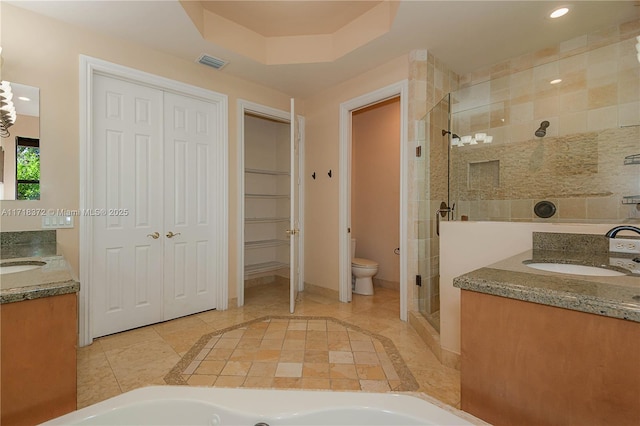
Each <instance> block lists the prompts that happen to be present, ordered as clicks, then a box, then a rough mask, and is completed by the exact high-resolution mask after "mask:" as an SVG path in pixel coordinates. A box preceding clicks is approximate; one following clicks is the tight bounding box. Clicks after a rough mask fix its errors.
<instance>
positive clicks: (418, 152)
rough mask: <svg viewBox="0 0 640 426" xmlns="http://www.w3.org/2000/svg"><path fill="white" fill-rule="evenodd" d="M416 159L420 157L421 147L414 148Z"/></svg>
mask: <svg viewBox="0 0 640 426" xmlns="http://www.w3.org/2000/svg"><path fill="white" fill-rule="evenodd" d="M416 157H422V147H421V146H416Z"/></svg>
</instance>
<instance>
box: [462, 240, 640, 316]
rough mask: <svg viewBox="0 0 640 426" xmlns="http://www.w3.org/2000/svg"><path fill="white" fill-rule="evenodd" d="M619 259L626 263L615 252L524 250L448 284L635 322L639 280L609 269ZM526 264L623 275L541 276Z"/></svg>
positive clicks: (639, 302)
mask: <svg viewBox="0 0 640 426" xmlns="http://www.w3.org/2000/svg"><path fill="white" fill-rule="evenodd" d="M620 257H622V258H625V259H626V258H630V256H629V255H623V254H619V253H614V254H611V255H609V254H608V253H607V254H603V253H597V254H593V253H592V254H590V253H567V252H565V251H555V250H529V251H526V252H524V253H520V254H518V255H515V256H512V257H510V258H508V259H505V260H502V261H500V262H497V263H494V264H492V265H489V266H486V267H484V268H480V269H477V270H475V271H472V272H470V273H468V274H465V275H462V276H460V277H457V278H455V279H454V280H453V285H454V287H458V288H460V289H462V290H471V291H476V292H480V293H486V294H492V295H495V296H502V297H507V298H510V299H517V300H523V301H526V302H534V303H540V304H543V305H549V306H556V307H559V308H565V309H571V310H575V311H580V312H587V313H591V314H596V315H604V316H608V317H613V318H620V319H624V320H630V321H635V322H640V276H639V275H637V274H632V273H631V272H630V271H628V270H625V269H622V268H619V267H616V266H610V265H617V263H616V262H615V261H612V260H611V258H620ZM631 257H632V256H631ZM529 260H533V261H535V262H546V263H549V262H557V263H573V264H580V265H589V266H599V267H602V266H606V267H607V268H608V269H613V270H618V271H622V272H625V273H626V275H624V276H615V277H603V276H585V275H573V274H564V273H557V272H546V271H541V270H537V269H533V268H530V267H528V266H526V265H525V264H524V263H523V262H524V261H529ZM636 270H638V269H636Z"/></svg>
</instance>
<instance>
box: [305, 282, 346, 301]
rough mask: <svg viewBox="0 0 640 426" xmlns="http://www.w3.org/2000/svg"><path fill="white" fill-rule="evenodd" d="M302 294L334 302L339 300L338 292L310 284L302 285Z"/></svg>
mask: <svg viewBox="0 0 640 426" xmlns="http://www.w3.org/2000/svg"><path fill="white" fill-rule="evenodd" d="M304 292H305V293H307V294H315V295H318V296H323V297H326V298H329V299H334V300H338V299H340V292H339V291H338V290H333V289H330V288H326V287H321V286H319V285H315V284H310V283H307V282H305V283H304Z"/></svg>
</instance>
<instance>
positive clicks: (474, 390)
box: [460, 290, 640, 426]
mask: <svg viewBox="0 0 640 426" xmlns="http://www.w3.org/2000/svg"><path fill="white" fill-rule="evenodd" d="M461 293H462V294H461V303H462V305H461V344H462V357H461V370H460V373H461V408H462V410H464V411H466V412H468V413H471V414H473V415H475V416H477V417H479V418H481V419H483V420H485V421H487V422H489V423H491V424H495V425H519V426H524V425H536V426H542V425H581V426H589V425H616V426H623V425H634V426H637V425H640V323H637V322H634V321H627V320H622V319H617V318H611V317H606V316H601V315H594V314H588V313H584V312H578V311H573V310H568V309H562V308H557V307H552V306H546V305H541V304H537V303H531V302H523V301H519V300H514V299H509V298H504V297H498V296H493V295H488V294H483V293H478V292H474V291H469V290H462V292H461Z"/></svg>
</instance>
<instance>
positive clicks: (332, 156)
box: [304, 55, 409, 291]
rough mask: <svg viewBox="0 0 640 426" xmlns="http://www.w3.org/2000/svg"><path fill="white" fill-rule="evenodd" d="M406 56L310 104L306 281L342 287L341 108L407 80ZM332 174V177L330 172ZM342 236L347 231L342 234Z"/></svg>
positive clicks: (307, 123)
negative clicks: (340, 246) (340, 261)
mask: <svg viewBox="0 0 640 426" xmlns="http://www.w3.org/2000/svg"><path fill="white" fill-rule="evenodd" d="M408 64H409V60H408V56H407V55H402V56H400V57H398V58H396V59H394V60H392V61H389V62H387V63H385V64H383V65H381V66H379V67H377V68H374V69H372V70H370V71H368V72H366V73H364V74H361V75H359V76H357V77H354V78H352V79H351V80H348V81H346V82H344V83H342V84H339V85H337V86H335V87H333V88H331V89H329V90H325V91H323V92H322V93H319V94H317V95H315V96H312V97H310V98H308V99H305V105H304V106H305V114H304V115H305V171H306V172H307V175H308V176H310V175H311V174H312V173H313V172H316V176H318V178H317V179H315V180H313V179H310V178H307V179H305V234H306V235H305V251H304V256H305V278H304V280H305V282H307V283H310V284H313V285H317V286H321V287H325V288H328V289H331V290H335V291H338V288H339V257H338V256H339V253H338V247H339V235H340V232H341V230H340V229H338V216H339V206H338V198H339V181H340V179H342V178H343V177H341V176H340V174H339V171H338V167H339V158H340V157H339V149H340V146H339V145H340V104H341V103H343V102H346V101H349V100H351V99H354V98H357V97H359V96H362V95H365V94H367V93H370V92H373V91H374V90H377V89H380V88H383V87H386V86H388V85H390V84H393V83H396V82H399V81H402V80H404V79H406V78H408V75H409V68H408ZM329 170H332V175H333V177H332V178H329V176H327V172H328V171H329ZM342 232H346V229H345V230H342Z"/></svg>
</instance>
